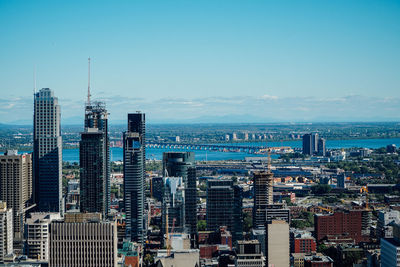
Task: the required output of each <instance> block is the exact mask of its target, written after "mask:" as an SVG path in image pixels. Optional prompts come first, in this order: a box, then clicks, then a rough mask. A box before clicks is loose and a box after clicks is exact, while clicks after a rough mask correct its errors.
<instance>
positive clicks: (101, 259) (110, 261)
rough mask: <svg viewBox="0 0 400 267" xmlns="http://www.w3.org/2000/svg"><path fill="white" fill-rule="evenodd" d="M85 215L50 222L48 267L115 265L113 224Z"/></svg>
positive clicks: (105, 266)
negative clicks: (63, 220)
mask: <svg viewBox="0 0 400 267" xmlns="http://www.w3.org/2000/svg"><path fill="white" fill-rule="evenodd" d="M89 214H90V213H86V214H85V216H80V215H79V214H77V215H76V216H72V217H71V218H68V220H67V218H66V220H65V222H62V221H53V222H51V224H50V257H49V266H50V267H79V266H86V267H98V266H102V267H116V266H117V224H116V222H105V221H100V220H99V218H98V217H97V216H94V218H90V216H88V215H89ZM96 217H97V218H96Z"/></svg>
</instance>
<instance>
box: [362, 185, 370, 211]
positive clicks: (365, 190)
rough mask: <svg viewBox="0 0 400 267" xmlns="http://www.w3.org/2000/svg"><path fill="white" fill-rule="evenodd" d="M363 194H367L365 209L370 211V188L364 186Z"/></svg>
mask: <svg viewBox="0 0 400 267" xmlns="http://www.w3.org/2000/svg"><path fill="white" fill-rule="evenodd" d="M361 193H365V209H366V210H370V209H369V202H368V194H369V192H368V186H363V187H361Z"/></svg>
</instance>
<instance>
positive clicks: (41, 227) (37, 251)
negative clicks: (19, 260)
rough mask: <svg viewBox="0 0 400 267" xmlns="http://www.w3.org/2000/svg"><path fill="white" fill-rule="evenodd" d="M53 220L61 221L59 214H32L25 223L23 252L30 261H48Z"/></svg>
mask: <svg viewBox="0 0 400 267" xmlns="http://www.w3.org/2000/svg"><path fill="white" fill-rule="evenodd" d="M53 220H61V216H60V214H59V213H41V212H37V213H36V212H34V213H31V214H30V218H27V219H26V222H25V240H26V243H25V251H26V255H27V256H28V258H30V259H38V260H43V261H48V260H49V244H50V232H49V225H50V223H51V222H52V221H53Z"/></svg>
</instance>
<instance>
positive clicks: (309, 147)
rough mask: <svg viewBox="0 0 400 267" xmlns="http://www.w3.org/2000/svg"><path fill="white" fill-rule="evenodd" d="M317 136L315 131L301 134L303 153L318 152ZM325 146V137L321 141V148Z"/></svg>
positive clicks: (312, 153) (313, 153)
mask: <svg viewBox="0 0 400 267" xmlns="http://www.w3.org/2000/svg"><path fill="white" fill-rule="evenodd" d="M318 140H319V136H318V134H317V133H310V134H305V135H303V154H304V155H310V156H312V155H315V154H317V153H318V147H319V143H318ZM324 147H325V139H324V140H323V141H322V142H321V149H322V148H324ZM322 151H323V150H321V152H322Z"/></svg>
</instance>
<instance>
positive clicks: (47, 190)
mask: <svg viewBox="0 0 400 267" xmlns="http://www.w3.org/2000/svg"><path fill="white" fill-rule="evenodd" d="M33 170H34V187H33V192H34V193H35V194H34V200H35V203H36V204H37V210H38V211H51V212H61V213H63V210H64V203H63V196H62V139H61V129H60V106H59V105H58V98H57V97H55V96H54V92H53V91H52V90H50V89H49V88H43V89H41V90H40V91H39V92H37V93H35V95H34V118H33Z"/></svg>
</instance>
